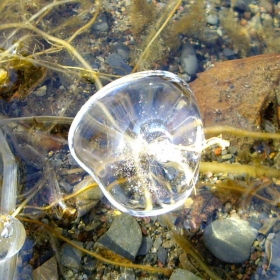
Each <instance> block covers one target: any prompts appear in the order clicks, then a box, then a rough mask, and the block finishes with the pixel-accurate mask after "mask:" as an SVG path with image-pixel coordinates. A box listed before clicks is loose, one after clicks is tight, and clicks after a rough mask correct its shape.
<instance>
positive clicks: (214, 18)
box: [206, 13, 219, 25]
mask: <svg viewBox="0 0 280 280" xmlns="http://www.w3.org/2000/svg"><path fill="white" fill-rule="evenodd" d="M206 19H207V23H209V24H212V25H217V24H218V22H219V19H218V16H217V15H216V14H214V13H211V14H209V15H208V16H207V18H206Z"/></svg>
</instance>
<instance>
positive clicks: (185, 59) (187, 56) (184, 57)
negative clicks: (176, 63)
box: [181, 42, 198, 76]
mask: <svg viewBox="0 0 280 280" xmlns="http://www.w3.org/2000/svg"><path fill="white" fill-rule="evenodd" d="M181 65H182V67H183V69H184V71H185V73H187V74H188V75H190V76H192V75H194V74H196V72H197V70H198V61H197V57H196V53H195V49H194V47H193V45H192V44H191V43H189V42H187V43H186V44H185V45H184V46H183V49H182V52H181Z"/></svg>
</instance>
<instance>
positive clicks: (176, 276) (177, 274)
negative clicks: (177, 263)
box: [170, 268, 202, 280]
mask: <svg viewBox="0 0 280 280" xmlns="http://www.w3.org/2000/svg"><path fill="white" fill-rule="evenodd" d="M186 279H188V280H202V279H201V278H200V277H198V276H196V275H194V274H193V273H192V272H190V271H188V270H185V269H181V268H178V269H176V270H175V271H174V272H173V273H172V275H171V277H170V280H186Z"/></svg>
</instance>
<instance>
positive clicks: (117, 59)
mask: <svg viewBox="0 0 280 280" xmlns="http://www.w3.org/2000/svg"><path fill="white" fill-rule="evenodd" d="M106 63H108V64H109V65H110V66H111V67H112V68H113V69H114V71H115V72H116V74H117V75H121V76H124V75H127V74H129V73H131V71H132V68H131V67H130V66H129V65H127V64H126V63H125V62H124V60H123V59H122V58H121V56H119V55H118V54H115V53H112V54H109V55H108V57H107V59H106Z"/></svg>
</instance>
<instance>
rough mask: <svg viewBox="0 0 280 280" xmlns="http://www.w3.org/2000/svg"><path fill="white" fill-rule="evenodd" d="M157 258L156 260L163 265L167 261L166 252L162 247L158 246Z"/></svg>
mask: <svg viewBox="0 0 280 280" xmlns="http://www.w3.org/2000/svg"><path fill="white" fill-rule="evenodd" d="M157 257H158V260H159V261H160V262H161V263H162V264H164V265H165V264H166V261H167V251H166V250H165V249H164V248H163V247H162V246H160V247H159V248H158V252H157Z"/></svg>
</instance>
